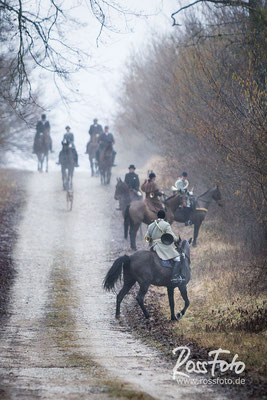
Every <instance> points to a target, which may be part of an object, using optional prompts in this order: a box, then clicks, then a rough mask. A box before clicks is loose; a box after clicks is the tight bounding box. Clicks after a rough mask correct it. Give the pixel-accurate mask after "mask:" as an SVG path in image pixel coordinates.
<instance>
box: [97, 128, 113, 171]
mask: <svg viewBox="0 0 267 400" xmlns="http://www.w3.org/2000/svg"><path fill="white" fill-rule="evenodd" d="M97 141H98V144H99V146H98V149H97V151H96V159H97V161H98V162H99V155H100V151H101V150H102V149H104V148H105V147H106V145H107V144H108V143H112V145H113V144H114V143H115V140H114V137H113V135H112V133H110V132H109V127H108V126H105V129H104V132H103V133H101V135H100V136H99V137H98V140H97ZM116 154H117V153H116V151H115V150H114V149H113V148H112V165H113V167H114V166H115V164H114V162H115V157H116Z"/></svg>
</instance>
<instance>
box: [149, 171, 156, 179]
mask: <svg viewBox="0 0 267 400" xmlns="http://www.w3.org/2000/svg"><path fill="white" fill-rule="evenodd" d="M148 177H149V179H153V178H156V174H154V172H151V173H150V174H149V175H148Z"/></svg>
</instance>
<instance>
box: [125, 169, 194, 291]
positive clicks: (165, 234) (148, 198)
mask: <svg viewBox="0 0 267 400" xmlns="http://www.w3.org/2000/svg"><path fill="white" fill-rule="evenodd" d="M135 170H136V168H135V166H134V165H133V164H131V165H130V166H129V172H128V173H127V174H126V175H125V179H124V182H125V183H126V184H127V185H128V188H129V191H130V201H132V200H135V199H136V200H138V199H141V198H142V193H141V192H140V181H139V176H138V175H137V174H136V172H135ZM187 176H188V174H187V172H183V173H182V174H181V176H180V177H179V178H178V179H177V180H176V182H175V184H174V186H172V188H171V189H172V192H173V195H176V194H177V193H179V194H180V195H181V196H182V198H183V204H182V209H183V213H184V216H185V225H186V226H189V225H192V222H191V220H190V214H191V212H192V204H191V199H192V195H193V194H192V192H190V191H189V190H188V187H189V181H188V179H187ZM141 191H142V192H144V193H145V202H146V205H147V207H148V208H149V209H150V210H151V211H153V212H154V213H156V214H157V219H155V221H153V222H152V223H151V224H150V225H149V226H148V229H147V232H146V235H145V238H146V241H147V242H148V243H149V245H150V248H151V250H153V251H155V252H156V253H157V255H158V256H159V258H160V259H161V260H163V261H168V262H170V263H171V266H172V278H171V282H172V284H173V285H174V286H176V285H177V284H179V283H182V282H183V281H184V280H185V278H184V276H183V273H182V270H181V255H180V254H179V252H178V251H177V250H176V247H175V243H177V241H178V238H177V237H176V236H175V234H174V233H173V231H172V229H171V225H170V224H169V223H168V222H167V221H166V219H165V217H166V214H165V211H164V209H163V203H162V201H161V200H160V197H162V196H164V192H162V191H161V190H160V189H159V187H158V185H157V182H156V174H155V173H154V172H150V173H149V176H148V179H145V181H144V183H143V184H142V185H141Z"/></svg>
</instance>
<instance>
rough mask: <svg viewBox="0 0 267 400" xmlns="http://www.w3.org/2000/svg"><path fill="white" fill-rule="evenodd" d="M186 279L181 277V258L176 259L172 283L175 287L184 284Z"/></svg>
mask: <svg viewBox="0 0 267 400" xmlns="http://www.w3.org/2000/svg"><path fill="white" fill-rule="evenodd" d="M184 280H185V279H184V278H183V277H182V276H181V260H180V256H179V257H176V258H175V259H174V266H173V268H172V277H171V282H172V284H173V285H177V283H181V282H183V281H184Z"/></svg>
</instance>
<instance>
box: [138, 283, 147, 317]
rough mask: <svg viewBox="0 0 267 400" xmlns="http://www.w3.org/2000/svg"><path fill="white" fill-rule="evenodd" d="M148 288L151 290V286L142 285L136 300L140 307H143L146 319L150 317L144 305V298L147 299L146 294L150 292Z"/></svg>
mask: <svg viewBox="0 0 267 400" xmlns="http://www.w3.org/2000/svg"><path fill="white" fill-rule="evenodd" d="M148 288H149V284H148V283H142V284H141V285H140V289H139V292H138V294H137V296H136V300H137V302H138V304H139V306H140V307H141V309H142V311H143V313H144V316H145V318H147V319H148V318H149V317H150V315H149V313H148V312H147V309H146V307H145V305H144V298H145V295H146V293H147V291H148Z"/></svg>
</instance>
